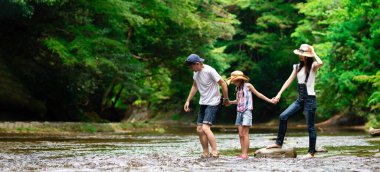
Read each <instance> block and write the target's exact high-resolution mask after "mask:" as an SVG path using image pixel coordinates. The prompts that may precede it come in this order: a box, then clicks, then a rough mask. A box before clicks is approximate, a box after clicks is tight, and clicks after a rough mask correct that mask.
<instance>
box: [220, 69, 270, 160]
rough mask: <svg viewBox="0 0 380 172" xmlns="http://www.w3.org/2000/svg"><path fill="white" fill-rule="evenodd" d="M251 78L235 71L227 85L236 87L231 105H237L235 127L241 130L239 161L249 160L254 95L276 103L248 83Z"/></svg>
mask: <svg viewBox="0 0 380 172" xmlns="http://www.w3.org/2000/svg"><path fill="white" fill-rule="evenodd" d="M248 81H249V78H248V77H247V76H245V75H244V73H243V72H241V71H234V72H232V73H231V77H229V78H228V79H227V84H230V83H231V82H232V83H233V84H234V85H235V86H236V100H234V101H229V102H230V104H237V116H236V123H235V125H237V126H238V129H239V139H240V145H241V152H242V154H241V155H240V156H238V157H237V158H238V159H248V149H249V128H250V127H251V126H252V110H253V106H252V93H253V94H255V95H256V96H257V97H259V98H261V99H263V100H265V101H267V102H269V103H275V101H273V100H271V99H268V98H267V97H265V96H264V95H263V94H261V93H259V92H258V91H257V90H256V89H255V87H253V85H252V84H250V83H248Z"/></svg>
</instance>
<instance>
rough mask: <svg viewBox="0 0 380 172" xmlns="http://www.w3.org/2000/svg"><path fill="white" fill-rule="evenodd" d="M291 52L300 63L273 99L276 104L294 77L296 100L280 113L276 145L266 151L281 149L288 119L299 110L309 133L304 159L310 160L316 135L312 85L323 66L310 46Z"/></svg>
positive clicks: (294, 67) (304, 45)
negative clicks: (296, 56)
mask: <svg viewBox="0 0 380 172" xmlns="http://www.w3.org/2000/svg"><path fill="white" fill-rule="evenodd" d="M293 52H294V54H297V55H298V56H299V58H300V63H299V64H294V65H293V72H292V74H291V75H290V76H289V78H288V80H286V82H285V83H284V85H283V86H282V88H281V90H280V91H279V92H278V94H277V96H276V97H274V98H273V99H274V100H275V101H277V102H278V101H279V100H280V98H281V94H282V93H283V92H284V91H285V90H286V89H287V88H288V87H289V85H290V84H291V83H292V82H293V80H294V78H295V77H296V76H297V80H298V85H297V90H298V98H297V100H296V101H294V102H293V103H292V104H291V105H290V106H289V107H288V108H287V109H286V110H285V111H284V112H282V113H281V115H280V125H279V129H278V136H277V139H276V143H275V144H273V145H269V146H267V149H270V148H281V147H282V145H283V142H284V137H285V133H286V128H287V121H288V119H289V117H291V116H293V115H294V114H296V112H298V111H299V110H302V111H303V114H304V115H305V118H306V123H307V129H308V131H309V150H308V154H307V155H306V158H312V157H314V154H315V143H316V140H317V133H316V131H315V126H314V120H315V111H316V108H317V102H316V97H315V92H314V83H315V75H316V73H317V70H318V69H319V68H320V67H321V66H322V65H323V62H322V61H321V59H320V58H319V57H318V56H317V54H316V53H315V51H314V48H313V47H312V46H310V45H307V44H302V45H301V47H300V48H299V49H296V50H294V51H293Z"/></svg>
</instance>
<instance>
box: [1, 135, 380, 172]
mask: <svg viewBox="0 0 380 172" xmlns="http://www.w3.org/2000/svg"><path fill="white" fill-rule="evenodd" d="M194 131H195V129H194V127H171V128H168V127H166V128H165V132H151V133H144V134H142V133H94V134H91V133H77V134H54V135H53V134H0V144H1V149H0V171H380V158H376V157H375V154H379V153H380V150H379V149H380V140H379V139H377V138H371V137H370V136H368V135H367V134H366V133H365V132H364V131H345V130H343V131H342V130H339V131H336V130H333V131H323V132H319V133H318V138H317V147H320V146H323V147H324V148H326V149H327V150H328V152H324V153H317V154H316V158H312V159H303V158H302V156H303V155H305V154H306V151H307V147H308V136H307V133H306V131H305V130H293V131H292V130H290V131H288V133H287V137H286V140H285V145H284V147H295V148H296V150H297V154H298V157H297V158H283V159H271V158H254V157H253V152H254V151H255V150H257V149H259V148H262V147H265V146H266V145H268V144H271V143H273V142H274V139H275V136H276V133H275V132H276V130H273V129H272V130H266V129H253V130H251V134H250V139H251V142H250V158H249V159H248V160H238V159H236V158H235V157H236V156H237V155H239V153H240V144H239V140H238V135H237V131H236V129H233V128H228V129H224V128H219V129H216V130H215V135H216V139H217V147H218V149H219V153H220V155H221V157H220V158H219V159H200V158H199V156H200V155H201V146H200V144H199V140H198V137H197V135H196V133H195V132H194Z"/></svg>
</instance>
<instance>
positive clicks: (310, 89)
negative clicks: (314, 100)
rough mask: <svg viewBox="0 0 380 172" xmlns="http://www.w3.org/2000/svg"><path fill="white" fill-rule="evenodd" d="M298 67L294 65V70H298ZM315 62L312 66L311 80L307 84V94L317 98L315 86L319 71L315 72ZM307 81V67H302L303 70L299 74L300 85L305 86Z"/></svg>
mask: <svg viewBox="0 0 380 172" xmlns="http://www.w3.org/2000/svg"><path fill="white" fill-rule="evenodd" d="M297 65H298V64H294V65H293V70H297ZM314 66H315V62H313V64H312V65H311V69H310V74H309V78H308V79H307V82H306V88H307V94H308V95H313V96H315V91H314V85H315V76H316V74H317V71H314ZM305 79H306V73H305V67H302V69H301V70H300V71H299V72H298V73H297V80H298V83H299V84H304V83H305Z"/></svg>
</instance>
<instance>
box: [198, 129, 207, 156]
mask: <svg viewBox="0 0 380 172" xmlns="http://www.w3.org/2000/svg"><path fill="white" fill-rule="evenodd" d="M197 133H198V135H199V141H200V142H201V145H202V149H203V157H209V156H210V151H209V150H208V139H207V135H206V133H205V132H204V131H203V129H202V126H201V125H198V126H197Z"/></svg>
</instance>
